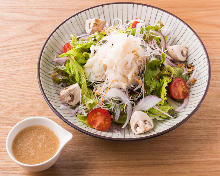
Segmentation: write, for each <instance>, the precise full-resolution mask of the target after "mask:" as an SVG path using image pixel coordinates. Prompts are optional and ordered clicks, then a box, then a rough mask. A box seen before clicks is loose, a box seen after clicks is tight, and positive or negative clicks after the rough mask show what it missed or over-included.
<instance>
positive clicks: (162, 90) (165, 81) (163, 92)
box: [159, 76, 172, 105]
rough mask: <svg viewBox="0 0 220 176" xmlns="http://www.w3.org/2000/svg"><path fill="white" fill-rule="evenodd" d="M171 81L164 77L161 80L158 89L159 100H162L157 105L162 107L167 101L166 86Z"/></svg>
mask: <svg viewBox="0 0 220 176" xmlns="http://www.w3.org/2000/svg"><path fill="white" fill-rule="evenodd" d="M171 81H172V78H170V77H167V76H164V77H163V78H162V80H161V81H160V82H161V88H160V98H162V101H161V102H160V103H159V104H160V105H163V104H164V103H165V101H166V100H167V86H168V84H169V83H170V82H171Z"/></svg>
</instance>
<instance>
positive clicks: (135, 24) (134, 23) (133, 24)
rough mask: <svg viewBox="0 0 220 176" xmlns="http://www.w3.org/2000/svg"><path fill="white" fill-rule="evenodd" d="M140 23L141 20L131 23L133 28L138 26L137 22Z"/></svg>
mask: <svg viewBox="0 0 220 176" xmlns="http://www.w3.org/2000/svg"><path fill="white" fill-rule="evenodd" d="M138 23H140V22H139V21H134V22H133V23H132V25H131V27H132V28H136V26H137V24H138Z"/></svg>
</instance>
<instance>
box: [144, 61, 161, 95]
mask: <svg viewBox="0 0 220 176" xmlns="http://www.w3.org/2000/svg"><path fill="white" fill-rule="evenodd" d="M160 67H161V61H160V60H157V59H155V60H152V61H150V62H149V63H148V64H147V66H146V71H145V75H144V86H145V90H146V94H147V95H150V94H151V93H153V92H154V91H155V90H157V89H158V88H159V87H160V80H159V78H158V76H159V73H160Z"/></svg>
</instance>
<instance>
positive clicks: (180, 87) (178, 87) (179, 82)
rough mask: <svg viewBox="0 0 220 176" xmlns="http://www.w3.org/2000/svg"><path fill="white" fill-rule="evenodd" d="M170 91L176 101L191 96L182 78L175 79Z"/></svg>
mask: <svg viewBox="0 0 220 176" xmlns="http://www.w3.org/2000/svg"><path fill="white" fill-rule="evenodd" d="M169 91H170V95H171V97H172V98H173V99H175V100H183V99H185V98H186V97H187V96H188V95H189V88H188V86H187V85H186V81H185V80H184V79H182V78H175V79H174V80H173V81H172V82H171V83H170V85H169Z"/></svg>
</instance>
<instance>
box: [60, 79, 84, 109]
mask: <svg viewBox="0 0 220 176" xmlns="http://www.w3.org/2000/svg"><path fill="white" fill-rule="evenodd" d="M80 92H81V91H80V87H79V85H78V84H77V83H76V84H73V85H71V86H69V87H66V88H64V89H63V90H61V91H60V98H61V100H62V101H63V102H65V103H67V104H69V105H72V106H75V105H76V104H77V103H79V101H80Z"/></svg>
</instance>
